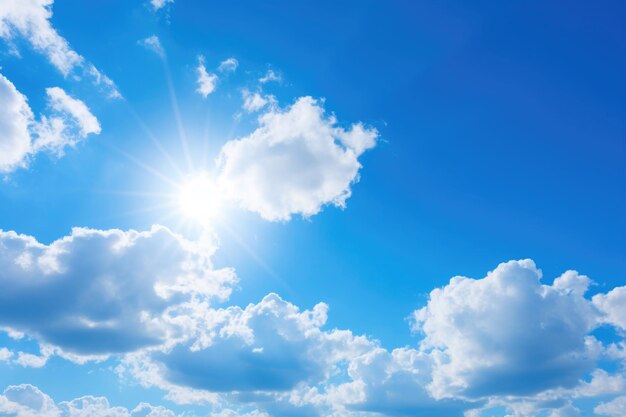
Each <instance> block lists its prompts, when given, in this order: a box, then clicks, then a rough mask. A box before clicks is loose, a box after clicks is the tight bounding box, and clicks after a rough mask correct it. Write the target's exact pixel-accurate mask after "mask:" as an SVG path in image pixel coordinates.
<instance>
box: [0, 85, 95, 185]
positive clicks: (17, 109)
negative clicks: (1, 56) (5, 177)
mask: <svg viewBox="0 0 626 417" xmlns="http://www.w3.org/2000/svg"><path fill="white" fill-rule="evenodd" d="M46 94H47V96H48V107H49V114H48V115H42V116H41V117H40V120H36V119H35V116H34V115H33V112H32V110H31V108H30V106H29V105H28V101H27V98H26V96H24V95H23V94H22V93H20V92H19V91H18V90H17V89H16V88H15V85H13V83H12V82H11V81H9V80H8V79H7V78H6V77H5V76H3V75H2V74H0V105H1V106H2V109H3V111H2V112H0V172H4V173H7V172H11V171H13V170H15V169H17V168H19V167H24V166H26V165H27V164H28V159H29V157H30V156H32V155H35V154H37V153H38V152H41V151H50V152H54V153H57V154H61V153H62V152H63V149H64V148H65V147H67V146H74V145H75V144H76V143H77V142H78V141H79V140H81V139H84V138H85V137H87V136H88V135H89V134H96V135H97V134H99V133H100V131H101V128H100V123H99V122H98V119H97V118H96V117H95V116H94V115H93V114H92V113H91V112H90V111H89V108H88V107H87V106H86V105H85V103H83V102H82V101H80V100H78V99H75V98H72V97H70V96H69V95H68V94H67V93H66V92H65V91H64V90H63V89H61V88H59V87H52V88H48V89H47V90H46Z"/></svg>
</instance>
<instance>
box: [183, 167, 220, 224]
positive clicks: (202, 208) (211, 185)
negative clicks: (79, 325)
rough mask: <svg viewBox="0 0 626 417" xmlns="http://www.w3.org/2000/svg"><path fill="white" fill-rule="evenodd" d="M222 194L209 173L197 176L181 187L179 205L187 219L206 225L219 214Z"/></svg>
mask: <svg viewBox="0 0 626 417" xmlns="http://www.w3.org/2000/svg"><path fill="white" fill-rule="evenodd" d="M220 194H221V193H220V191H219V189H218V187H217V184H216V182H215V179H214V178H212V177H211V176H210V175H209V174H208V173H206V172H203V173H199V174H195V175H193V176H190V177H189V178H188V179H187V180H186V181H185V182H184V183H183V184H182V186H181V187H180V191H179V194H178V205H179V208H180V210H181V212H182V213H183V215H184V216H185V217H187V218H188V219H190V220H194V221H196V222H200V223H205V222H207V221H209V220H210V219H212V218H214V217H215V216H216V215H217V214H218V212H219V209H220V206H221V197H220Z"/></svg>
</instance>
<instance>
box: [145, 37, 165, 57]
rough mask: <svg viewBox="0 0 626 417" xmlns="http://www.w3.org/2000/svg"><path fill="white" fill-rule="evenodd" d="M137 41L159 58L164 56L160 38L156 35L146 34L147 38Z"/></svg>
mask: <svg viewBox="0 0 626 417" xmlns="http://www.w3.org/2000/svg"><path fill="white" fill-rule="evenodd" d="M138 43H139V45H141V46H143V47H144V48H146V49H148V50H150V51H152V52H154V53H155V54H157V55H158V56H160V57H161V58H164V57H165V49H163V46H161V40H160V39H159V37H158V36H157V35H152V36H148V37H147V38H145V39H142V40H140V41H139V42H138Z"/></svg>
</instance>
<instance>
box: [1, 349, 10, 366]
mask: <svg viewBox="0 0 626 417" xmlns="http://www.w3.org/2000/svg"><path fill="white" fill-rule="evenodd" d="M12 357H13V352H11V351H10V350H9V349H7V348H5V347H3V348H0V362H8V361H9V360H10V359H11V358H12Z"/></svg>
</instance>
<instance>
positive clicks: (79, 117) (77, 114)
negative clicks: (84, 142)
mask: <svg viewBox="0 0 626 417" xmlns="http://www.w3.org/2000/svg"><path fill="white" fill-rule="evenodd" d="M46 94H48V99H49V101H48V103H49V105H50V106H51V107H52V108H53V109H54V110H56V111H58V112H63V113H67V114H69V115H70V116H72V117H73V118H74V119H75V120H76V122H77V124H78V127H79V129H80V134H81V136H82V137H85V136H87V135H88V134H90V133H94V134H96V135H97V134H99V133H100V132H101V129H100V123H98V119H96V117H95V116H94V115H93V114H91V112H90V111H89V108H88V107H87V106H86V105H85V103H83V102H82V101H80V100H78V99H75V98H72V97H70V96H69V95H67V93H66V92H65V91H63V90H62V89H61V88H59V87H51V88H47V89H46Z"/></svg>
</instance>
